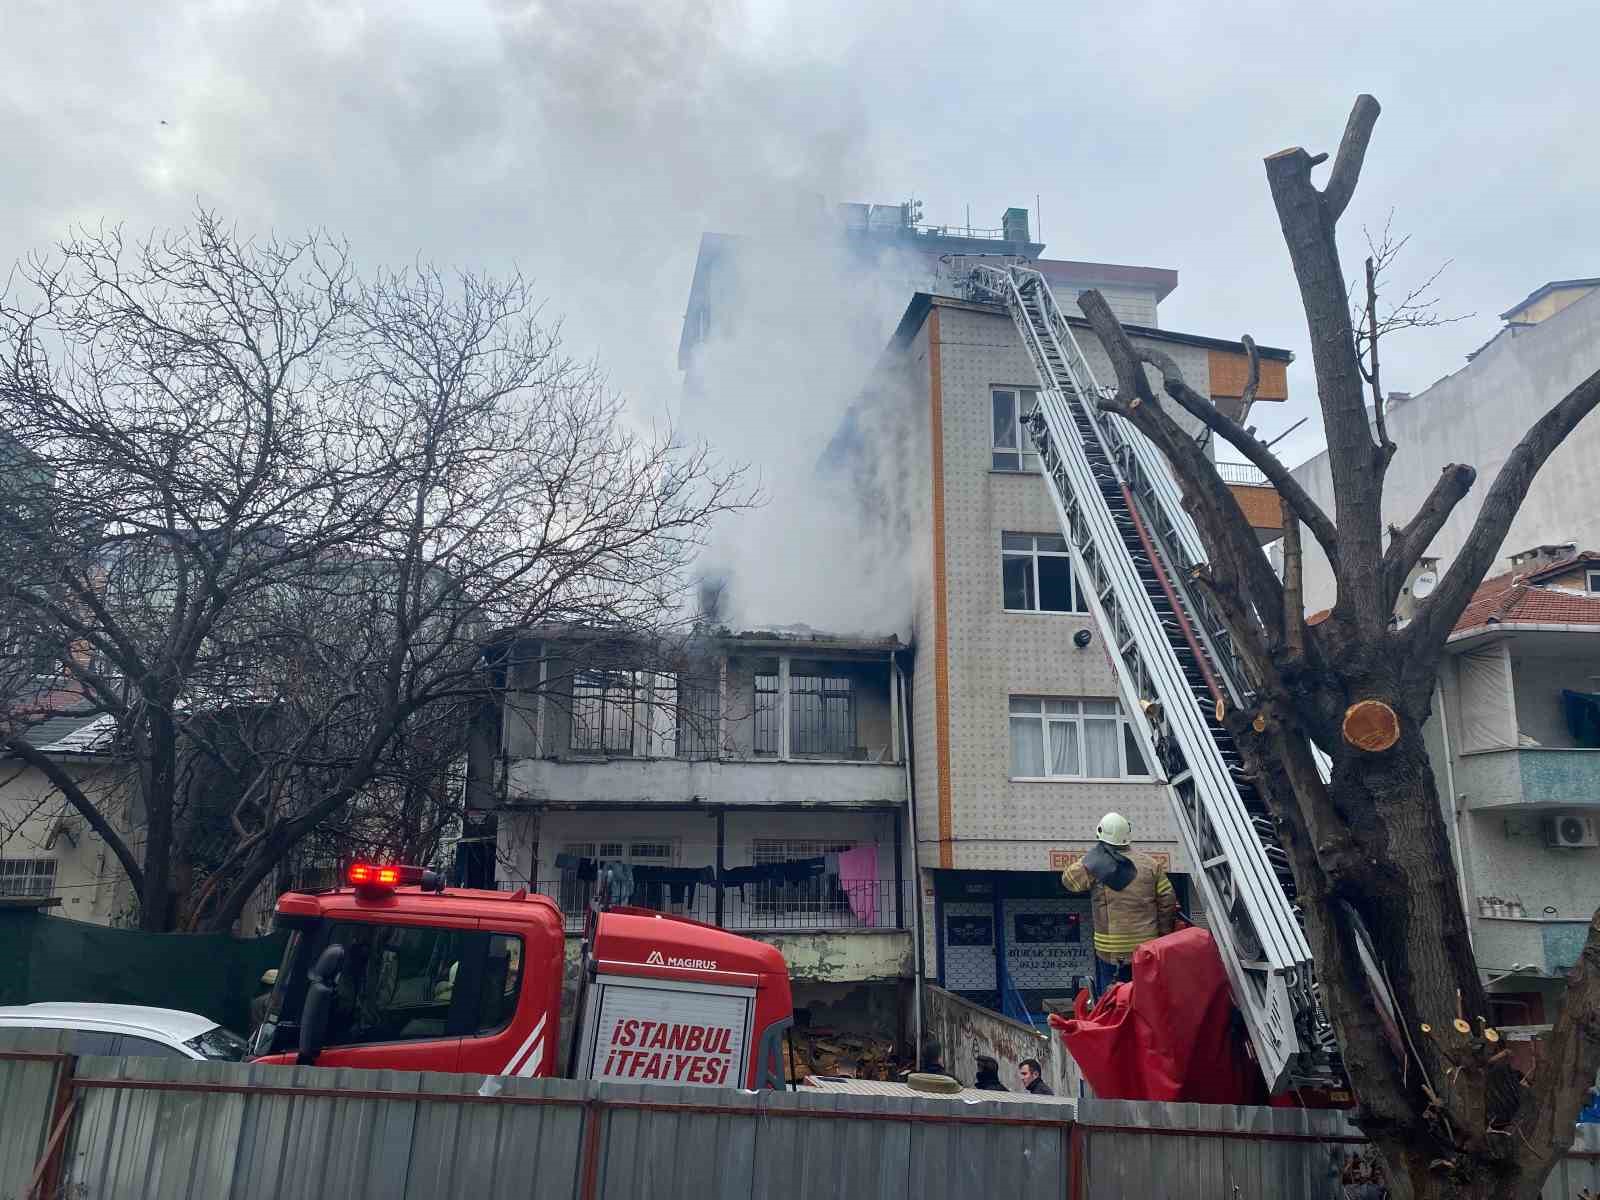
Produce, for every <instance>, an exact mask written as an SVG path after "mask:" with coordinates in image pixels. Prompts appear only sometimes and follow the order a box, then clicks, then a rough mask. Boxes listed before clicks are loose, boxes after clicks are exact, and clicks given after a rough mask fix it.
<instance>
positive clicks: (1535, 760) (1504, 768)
mask: <svg viewBox="0 0 1600 1200" xmlns="http://www.w3.org/2000/svg"><path fill="white" fill-rule="evenodd" d="M1456 787H1457V789H1458V790H1460V791H1461V792H1463V793H1465V795H1466V797H1467V808H1468V809H1469V810H1472V811H1492V810H1498V811H1508V810H1520V811H1526V810H1529V809H1545V808H1600V750H1592V749H1574V748H1565V747H1543V746H1525V747H1522V748H1520V749H1515V750H1479V751H1473V752H1470V753H1467V754H1463V755H1462V756H1461V759H1460V765H1459V766H1458V767H1457V768H1456Z"/></svg>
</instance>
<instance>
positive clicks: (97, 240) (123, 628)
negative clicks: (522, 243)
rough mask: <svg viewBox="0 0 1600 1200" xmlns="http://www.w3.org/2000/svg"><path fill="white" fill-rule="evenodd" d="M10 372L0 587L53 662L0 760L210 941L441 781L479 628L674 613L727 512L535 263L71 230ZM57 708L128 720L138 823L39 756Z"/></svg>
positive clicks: (28, 285)
mask: <svg viewBox="0 0 1600 1200" xmlns="http://www.w3.org/2000/svg"><path fill="white" fill-rule="evenodd" d="M0 353H3V356H4V361H3V363H0V426H3V427H5V428H7V429H9V430H11V431H13V434H14V436H15V437H16V438H17V440H18V443H19V446H20V448H21V450H22V452H24V453H25V454H27V455H29V456H30V458H31V461H36V462H38V463H40V464H42V465H43V466H44V467H45V468H46V470H44V471H41V472H38V473H36V475H35V476H34V477H33V478H32V480H31V482H30V483H24V484H20V485H19V486H21V487H22V488H23V489H24V490H25V492H26V494H25V495H23V496H20V497H18V498H17V499H18V500H19V502H18V503H14V504H13V503H8V504H7V505H6V506H5V507H4V510H3V512H0V573H3V574H4V575H5V576H6V578H7V579H9V580H11V581H12V582H11V584H10V585H9V586H8V592H7V603H8V605H9V607H10V609H11V610H12V611H14V613H15V614H16V615H17V617H18V618H19V619H20V620H21V621H22V622H23V623H24V624H26V625H27V627H28V628H29V629H30V630H32V636H33V642H32V645H31V648H30V651H29V652H30V653H32V654H35V655H37V654H39V653H40V651H41V650H42V651H43V653H44V655H45V656H46V657H47V658H48V659H49V660H50V661H51V662H52V663H53V664H55V669H56V670H57V671H59V673H60V676H61V678H60V679H59V680H58V681H56V682H55V683H53V684H52V689H53V690H52V691H51V693H50V695H51V696H53V697H54V699H53V700H51V701H50V702H48V703H43V704H32V705H30V706H27V711H26V713H22V712H21V711H20V710H19V709H18V707H17V706H15V705H13V706H12V708H11V711H10V716H9V718H8V720H7V721H6V723H5V725H4V727H3V728H0V739H3V741H0V744H3V746H4V748H5V750H7V751H8V752H10V753H11V754H13V755H15V756H16V757H18V758H19V759H21V760H23V761H25V762H28V763H31V764H32V765H34V766H35V767H37V768H38V769H39V770H40V771H41V772H43V773H44V774H45V775H46V776H47V777H48V778H49V779H50V781H51V782H52V783H53V784H54V785H55V787H56V788H57V789H58V790H59V791H60V793H61V794H62V796H63V797H64V798H65V799H66V801H67V802H68V803H70V804H71V805H72V806H73V807H74V808H76V809H77V810H78V811H79V812H80V813H82V814H83V816H84V817H85V818H86V819H87V821H88V822H89V823H90V824H91V825H92V826H93V827H94V828H95V830H96V832H97V833H99V835H100V836H101V837H102V838H104V839H105V841H106V844H107V846H108V847H109V848H110V849H111V851H112V852H113V853H114V854H115V855H116V857H117V859H118V860H119V862H120V863H121V865H122V868H123V870H124V871H125V872H126V873H127V875H128V878H129V879H130V880H131V881H132V882H133V885H134V888H135V890H136V891H137V893H138V895H139V899H140V922H141V924H142V926H143V927H144V928H147V929H162V928H167V927H169V926H171V925H173V924H178V923H181V924H182V925H184V926H185V927H189V928H200V929H222V928H227V927H228V926H229V925H230V924H231V923H232V922H233V921H234V920H235V919H236V918H237V917H238V915H239V913H240V911H241V910H242V909H243V907H244V906H245V904H246V903H247V902H248V900H249V898H250V897H251V895H252V894H253V893H254V892H255V891H256V890H257V889H258V888H259V887H260V885H261V884H262V882H263V881H264V880H267V879H268V878H269V876H270V875H271V874H272V872H273V871H274V868H275V867H276V866H277V864H278V863H280V862H281V861H283V859H284V857H285V855H287V854H289V853H290V852H291V851H292V850H293V848H294V847H295V846H296V845H297V844H299V843H300V842H301V841H302V840H303V839H305V838H306V837H307V836H308V835H310V834H311V833H312V832H313V831H315V830H318V829H319V828H322V827H324V826H329V827H330V828H360V829H362V830H365V831H366V835H367V836H370V832H371V829H372V828H373V825H372V820H373V818H374V817H375V816H377V815H378V814H383V813H392V811H393V808H394V806H396V805H398V806H399V807H401V808H404V807H405V805H407V804H413V805H414V804H415V803H416V802H417V801H418V799H419V797H421V796H423V795H430V796H431V795H435V794H436V792H437V786H438V781H439V780H440V779H441V778H442V775H443V773H444V772H445V771H447V770H448V768H449V765H450V763H451V762H452V760H453V759H455V758H458V757H459V749H460V736H461V735H460V729H461V727H462V726H463V725H464V716H463V714H464V712H465V711H466V709H467V708H468V706H470V705H471V704H472V703H473V701H474V698H475V697H478V696H480V695H481V692H482V689H483V687H484V686H485V685H484V673H483V670H482V666H483V662H482V660H483V647H484V644H485V638H486V636H487V635H488V634H489V633H490V632H491V631H492V630H494V629H497V628H503V627H513V626H523V625H529V624H540V623H552V622H571V621H581V622H584V623H586V624H589V625H592V626H596V627H609V628H614V629H617V630H623V631H633V632H638V633H641V634H642V633H647V632H655V631H659V630H662V629H664V628H665V627H668V626H670V625H672V624H673V623H674V622H676V621H677V620H678V619H679V614H680V613H683V612H684V611H685V606H684V604H683V599H684V595H683V589H684V587H685V586H686V582H685V576H684V574H683V568H684V567H685V565H686V564H687V562H688V560H689V559H690V558H691V557H692V555H693V553H694V551H695V549H696V548H697V546H698V544H699V541H700V537H701V534H702V532H703V531H704V530H705V528H706V527H707V524H708V522H709V521H710V520H711V518H712V517H713V516H714V515H715V514H717V513H718V512H720V511H723V510H725V509H727V508H729V507H732V506H736V505H738V504H739V503H742V497H741V495H740V494H739V492H738V489H739V479H738V473H737V472H729V471H724V470H721V469H719V468H717V467H716V466H715V465H714V464H713V463H712V462H711V461H710V459H709V458H708V456H707V453H706V451H705V450H704V449H696V448H684V447H682V446H680V445H679V444H677V442H676V441H675V440H674V439H673V437H672V435H671V433H670V431H666V432H658V431H648V430H635V429H633V428H632V427H631V426H630V424H629V421H628V418H627V414H626V412H625V410H624V406H623V403H622V401H621V400H620V398H618V397H617V396H616V395H614V394H613V393H611V392H610V391H609V390H608V388H607V386H606V382H605V379H604V377H603V376H602V375H601V373H600V372H599V370H598V369H597V368H596V367H595V366H594V365H593V364H590V363H584V362H579V361H575V360H574V359H572V358H571V357H570V356H568V355H566V354H564V353H563V352H562V350H561V345H560V339H559V333H558V330H557V329H556V328H555V327H552V326H548V325H547V324H545V323H544V322H542V321H541V319H540V312H539V308H538V305H537V303H536V301H535V298H534V294H533V291H532V288H531V286H530V285H529V284H528V282H527V281H526V280H524V279H523V278H522V277H520V276H516V275H513V276H512V277H510V278H508V279H503V280H495V279H488V278H482V277H477V276H471V275H466V276H460V277H456V278H447V277H446V276H445V275H443V274H442V273H439V272H436V271H433V270H431V269H423V268H419V269H414V270H411V271H407V272H402V273H399V274H393V273H379V274H377V275H376V276H373V277H372V278H370V279H368V280H362V279H360V278H358V277H357V275H356V273H355V272H354V270H353V269H352V267H351V265H350V262H349V257H348V253H347V250H346V247H345V246H344V245H343V244H342V243H340V242H336V241H334V240H332V239H331V238H329V237H327V236H326V235H322V234H313V235H311V236H308V237H305V238H301V239H297V240H291V241H281V240H273V241H268V242H261V243H258V242H253V241H248V240H244V239H241V238H240V237H239V236H237V235H236V234H235V233H234V232H233V231H231V230H230V229H227V228H225V227H224V226H223V225H222V224H221V223H220V222H219V221H218V220H217V219H216V218H215V217H214V216H212V215H211V214H208V213H204V212H202V213H200V214H199V215H198V217H197V220H196V223H195V226H194V228H193V229H192V230H189V231H186V232H183V233H179V234H174V235H171V236H167V237H164V238H160V239H156V240H152V241H149V242H146V243H144V244H142V245H139V246H136V247H133V246H128V245H126V244H125V243H124V241H123V238H122V235H121V234H120V232H119V231H115V230H111V231H107V230H99V231H88V232H82V233H79V234H78V235H76V236H74V237H73V238H72V239H71V240H69V241H67V242H66V243H64V244H63V245H62V246H61V247H60V252H59V254H57V255H54V256H52V257H49V258H46V257H39V258H35V259H33V260H30V262H29V263H28V264H26V266H25V268H24V270H23V271H22V282H21V283H20V284H18V285H16V287H15V288H14V291H13V294H12V295H11V296H9V297H7V298H6V300H5V301H4V303H0ZM20 501H25V502H20ZM67 707H70V708H71V710H72V711H76V712H79V713H83V712H90V713H100V714H104V715H105V716H106V717H108V718H109V719H110V720H111V721H112V722H113V723H114V727H115V736H114V737H113V738H112V739H111V742H110V750H109V753H110V754H111V755H112V756H113V757H114V758H115V759H116V760H117V761H118V762H120V763H124V764H126V766H127V768H128V771H129V774H130V776H131V788H132V790H133V792H134V794H135V797H136V800H137V805H136V808H137V810H138V812H139V813H140V817H139V819H138V821H137V822H135V823H133V824H132V825H130V824H128V823H127V822H119V821H118V820H117V819H115V816H114V814H111V813H109V812H107V811H105V806H104V805H103V804H100V803H97V801H96V798H95V797H94V796H91V795H88V794H86V793H85V792H84V790H83V789H82V788H80V787H79V786H77V784H76V783H75V782H74V780H73V778H72V776H71V775H70V773H68V772H67V771H65V770H63V769H62V768H61V766H60V765H59V764H58V763H56V762H55V761H53V760H52V759H51V758H50V756H48V755H45V754H43V753H41V752H40V751H39V750H38V749H37V748H35V747H33V746H31V745H30V744H29V743H28V740H27V738H26V736H25V733H26V728H25V727H26V725H27V723H28V722H29V721H32V720H37V719H41V718H43V717H45V716H48V715H50V714H51V713H53V712H57V711H62V710H63V709H64V708H67ZM330 823H331V824H330ZM435 823H436V822H435ZM401 824H402V825H405V824H406V823H405V822H402V823H401ZM428 824H429V819H427V818H424V817H423V816H422V815H421V814H420V813H419V814H418V816H417V820H415V821H412V822H410V827H412V828H414V829H416V831H417V833H418V836H422V833H421V831H422V830H423V829H424V828H425V827H426V826H428ZM202 851H203V852H202ZM188 852H195V854H196V855H197V857H196V858H195V860H194V861H190V859H189V857H187V853H188Z"/></svg>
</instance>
